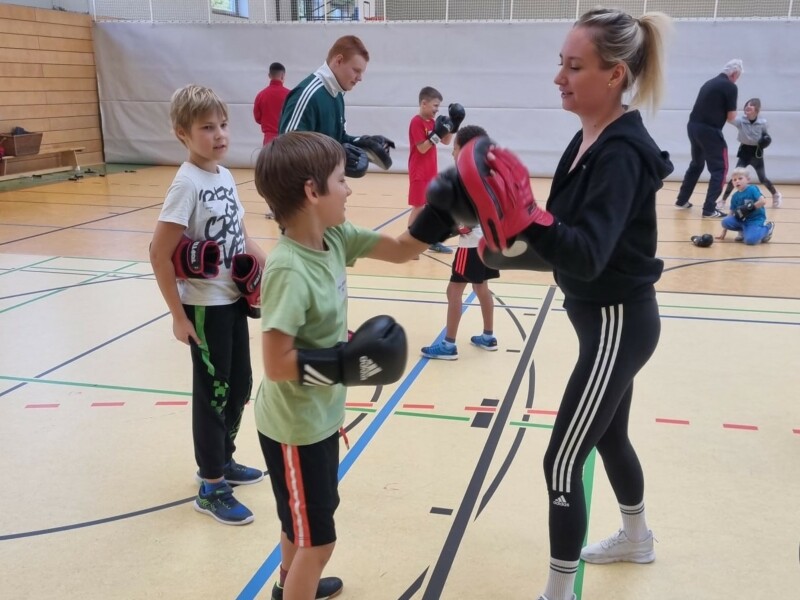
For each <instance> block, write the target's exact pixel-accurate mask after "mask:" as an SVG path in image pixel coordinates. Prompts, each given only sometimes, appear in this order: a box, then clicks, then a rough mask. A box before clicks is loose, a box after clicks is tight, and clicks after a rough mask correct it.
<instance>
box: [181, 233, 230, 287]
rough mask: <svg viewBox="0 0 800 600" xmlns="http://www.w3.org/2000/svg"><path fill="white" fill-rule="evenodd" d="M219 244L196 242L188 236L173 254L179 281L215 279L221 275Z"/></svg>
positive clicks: (208, 241)
mask: <svg viewBox="0 0 800 600" xmlns="http://www.w3.org/2000/svg"><path fill="white" fill-rule="evenodd" d="M220 258H221V253H220V250H219V244H217V242H212V241H210V240H202V241H198V242H195V241H194V240H191V239H189V238H188V237H186V236H183V237H182V238H181V241H180V242H178V246H177V248H175V252H173V253H172V265H173V266H174V267H175V277H176V278H177V279H213V278H214V277H216V276H217V275H219V263H220Z"/></svg>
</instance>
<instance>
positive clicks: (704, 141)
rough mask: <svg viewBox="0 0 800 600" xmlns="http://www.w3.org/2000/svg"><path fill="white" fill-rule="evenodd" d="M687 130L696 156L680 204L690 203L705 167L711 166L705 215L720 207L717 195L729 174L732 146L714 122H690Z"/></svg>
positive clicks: (689, 168) (688, 169)
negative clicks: (729, 152)
mask: <svg viewBox="0 0 800 600" xmlns="http://www.w3.org/2000/svg"><path fill="white" fill-rule="evenodd" d="M687 131H688V133H689V143H690V144H691V153H692V159H691V161H690V162H689V167H688V168H687V169H686V174H685V175H684V176H683V183H681V189H680V190H679V191H678V199H677V203H678V204H686V203H687V202H688V201H689V197H690V196H691V195H692V192H693V191H694V186H695V185H697V180H698V179H699V178H700V174H701V173H702V172H703V167H704V166H706V165H708V172H709V174H710V175H711V176H710V178H709V180H708V189H707V191H706V199H705V201H704V202H703V214H704V215H710V214H711V213H713V212H714V210H715V208H716V203H717V198H719V195H720V194H721V193H722V187H723V186H724V185H725V178H726V177H727V175H728V145H727V144H726V143H725V138H724V137H723V135H722V130H721V129H716V128H715V127H711V126H710V125H702V124H700V123H691V122H690V123H689V124H688V125H687Z"/></svg>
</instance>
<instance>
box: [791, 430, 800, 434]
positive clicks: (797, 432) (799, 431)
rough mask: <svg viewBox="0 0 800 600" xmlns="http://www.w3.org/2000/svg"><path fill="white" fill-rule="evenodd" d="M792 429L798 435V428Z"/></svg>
mask: <svg viewBox="0 0 800 600" xmlns="http://www.w3.org/2000/svg"><path fill="white" fill-rule="evenodd" d="M792 431H793V432H795V433H796V434H797V435H800V429H792Z"/></svg>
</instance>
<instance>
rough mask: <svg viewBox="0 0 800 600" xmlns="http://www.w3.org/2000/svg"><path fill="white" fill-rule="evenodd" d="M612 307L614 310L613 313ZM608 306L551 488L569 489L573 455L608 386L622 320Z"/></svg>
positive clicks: (557, 460)
mask: <svg viewBox="0 0 800 600" xmlns="http://www.w3.org/2000/svg"><path fill="white" fill-rule="evenodd" d="M616 308H617V307H614V311H615V312H616ZM610 312H611V307H603V309H602V313H601V337H600V343H599V346H598V351H597V356H596V358H595V363H594V366H593V367H592V373H591V375H590V377H589V380H588V381H587V383H586V387H585V388H584V391H583V396H582V397H581V400H580V402H579V403H578V408H577V409H576V411H575V414H574V415H573V417H572V421H571V422H570V425H569V428H568V429H567V433H566V435H565V436H564V440H563V441H562V444H561V448H559V452H558V455H557V456H556V463H555V465H554V466H553V490H554V491H561V492H570V491H571V482H570V476H571V474H572V467H573V465H574V462H575V457H576V455H577V453H578V451H579V450H580V447H581V444H582V443H583V440H584V439H585V437H586V432H587V431H588V429H589V426H590V425H591V423H592V420H593V419H594V417H595V415H596V414H597V409H598V408H599V406H600V400H601V399H602V397H603V396H602V395H603V393H604V392H605V389H606V387H607V385H608V381H609V379H610V375H611V372H612V370H613V366H614V362H615V361H616V356H617V350H618V348H619V338H620V331H621V329H622V327H621V325H622V323H621V320H620V319H618V318H617V317H616V315H611V314H609V313H610Z"/></svg>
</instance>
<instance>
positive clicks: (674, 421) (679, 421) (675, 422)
mask: <svg viewBox="0 0 800 600" xmlns="http://www.w3.org/2000/svg"><path fill="white" fill-rule="evenodd" d="M656 423H667V424H669V425H688V424H689V421H687V420H686V419H663V418H660V417H656Z"/></svg>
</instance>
